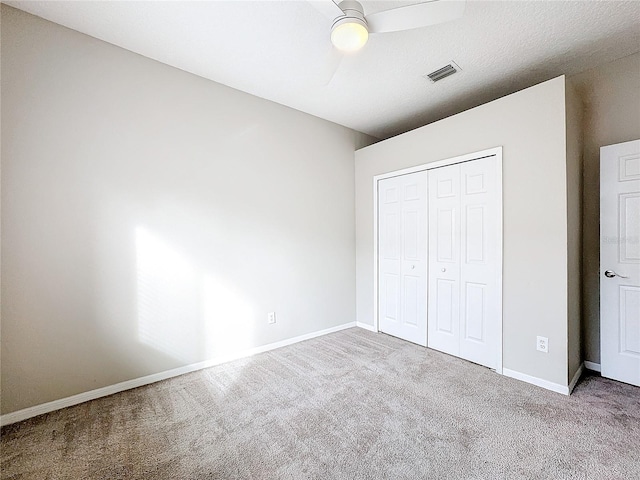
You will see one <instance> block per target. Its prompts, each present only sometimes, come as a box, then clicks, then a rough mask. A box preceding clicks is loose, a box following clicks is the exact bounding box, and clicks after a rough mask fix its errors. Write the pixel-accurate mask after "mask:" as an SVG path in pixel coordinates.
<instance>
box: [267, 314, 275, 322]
mask: <svg viewBox="0 0 640 480" xmlns="http://www.w3.org/2000/svg"><path fill="white" fill-rule="evenodd" d="M267 320H268V321H269V323H276V312H269V314H268V315H267Z"/></svg>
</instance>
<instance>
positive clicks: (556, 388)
mask: <svg viewBox="0 0 640 480" xmlns="http://www.w3.org/2000/svg"><path fill="white" fill-rule="evenodd" d="M502 374H503V375H504V376H505V377H511V378H515V379H516V380H521V381H523V382H527V383H531V384H532V385H536V386H538V387H542V388H546V389H547V390H551V391H552V392H557V393H561V394H563V395H569V393H570V391H569V386H567V385H561V384H559V383H553V382H550V381H548V380H543V379H542V378H538V377H533V376H531V375H527V374H526V373H520V372H516V371H515V370H509V369H508V368H503V369H502ZM576 382H577V380H576Z"/></svg>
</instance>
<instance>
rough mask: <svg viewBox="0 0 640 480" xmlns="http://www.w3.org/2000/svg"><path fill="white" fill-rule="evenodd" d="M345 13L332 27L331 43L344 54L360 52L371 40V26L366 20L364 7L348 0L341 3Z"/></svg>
mask: <svg viewBox="0 0 640 480" xmlns="http://www.w3.org/2000/svg"><path fill="white" fill-rule="evenodd" d="M339 6H340V8H341V9H342V11H343V12H344V16H343V17H338V18H337V19H336V20H335V21H334V22H333V26H332V27H331V43H333V45H334V46H335V47H336V48H337V49H338V50H342V51H343V52H355V51H357V50H360V49H361V48H362V47H364V45H365V44H366V43H367V40H369V26H368V25H367V21H366V20H365V19H364V13H363V11H362V5H360V3H358V2H356V1H351V0H346V1H344V2H342V3H340V5H339Z"/></svg>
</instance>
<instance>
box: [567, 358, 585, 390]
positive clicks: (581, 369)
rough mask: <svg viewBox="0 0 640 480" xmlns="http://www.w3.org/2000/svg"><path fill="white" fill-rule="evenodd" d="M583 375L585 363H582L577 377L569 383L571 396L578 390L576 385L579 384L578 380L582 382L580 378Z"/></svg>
mask: <svg viewBox="0 0 640 480" xmlns="http://www.w3.org/2000/svg"><path fill="white" fill-rule="evenodd" d="M583 373H584V363H581V364H580V366H579V367H578V370H577V371H576V373H575V375H574V376H573V378H572V379H571V382H569V395H571V392H573V389H574V388H576V384H577V383H578V380H580V377H581V376H582V374H583Z"/></svg>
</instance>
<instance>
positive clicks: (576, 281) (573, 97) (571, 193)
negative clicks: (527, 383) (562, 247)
mask: <svg viewBox="0 0 640 480" xmlns="http://www.w3.org/2000/svg"><path fill="white" fill-rule="evenodd" d="M565 92H566V98H565V102H566V108H565V114H566V129H567V131H566V135H567V262H568V265H567V270H568V277H567V282H568V283H567V295H568V299H567V300H568V304H567V307H568V309H567V321H568V326H567V328H568V341H569V345H568V348H569V351H568V355H569V364H568V375H569V381H571V380H572V379H573V377H574V375H575V374H576V373H577V372H578V370H579V369H580V366H581V365H582V361H583V352H582V335H581V332H582V328H581V327H582V325H581V324H582V303H581V298H580V297H581V292H582V150H583V138H582V114H583V107H582V101H581V100H580V97H579V96H578V94H577V92H576V90H575V88H574V86H573V83H572V82H571V81H570V80H567V82H566V90H565Z"/></svg>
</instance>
